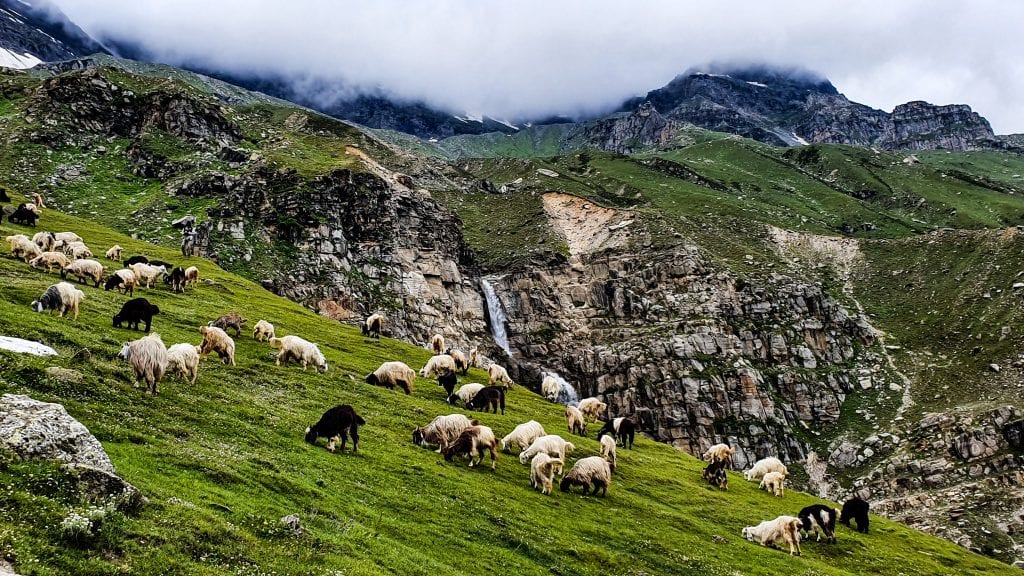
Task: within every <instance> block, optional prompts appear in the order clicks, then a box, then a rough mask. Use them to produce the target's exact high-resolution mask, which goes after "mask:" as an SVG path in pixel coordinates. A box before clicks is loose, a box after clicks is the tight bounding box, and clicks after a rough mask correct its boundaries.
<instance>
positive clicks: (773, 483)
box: [758, 472, 786, 496]
mask: <svg viewBox="0 0 1024 576" xmlns="http://www.w3.org/2000/svg"><path fill="white" fill-rule="evenodd" d="M785 485H786V476H785V475H784V474H783V473H782V472H769V473H767V474H765V475H764V477H763V478H761V484H760V485H759V486H758V488H761V489H764V490H767V491H768V492H770V493H772V494H774V495H775V496H785V495H786V487H785Z"/></svg>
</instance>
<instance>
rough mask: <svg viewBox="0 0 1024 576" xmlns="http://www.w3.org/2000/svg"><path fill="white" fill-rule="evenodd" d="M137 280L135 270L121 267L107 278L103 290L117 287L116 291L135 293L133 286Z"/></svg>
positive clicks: (132, 294)
mask: <svg viewBox="0 0 1024 576" xmlns="http://www.w3.org/2000/svg"><path fill="white" fill-rule="evenodd" d="M137 284H138V281H137V280H136V279H135V272H132V271H131V270H129V269H127V268H122V269H120V270H117V271H115V272H114V273H113V274H111V275H110V278H107V282H106V284H104V285H103V289H104V290H113V289H114V288H117V291H118V292H120V293H122V294H128V295H129V296H134V295H135V286H136V285H137Z"/></svg>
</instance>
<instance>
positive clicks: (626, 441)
mask: <svg viewBox="0 0 1024 576" xmlns="http://www.w3.org/2000/svg"><path fill="white" fill-rule="evenodd" d="M605 434H611V436H612V437H613V438H615V439H616V440H617V441H618V440H621V441H622V447H623V448H630V449H632V448H633V440H634V439H635V438H636V424H634V423H633V421H632V420H630V419H629V418H613V419H612V420H611V421H610V422H605V423H604V426H603V427H602V428H601V430H599V431H598V433H597V439H598V440H600V439H601V436H604V435H605Z"/></svg>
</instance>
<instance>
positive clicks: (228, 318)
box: [6, 198, 869, 555]
mask: <svg viewBox="0 0 1024 576" xmlns="http://www.w3.org/2000/svg"><path fill="white" fill-rule="evenodd" d="M37 204H38V205H41V204H42V199H41V198H36V202H35V203H31V204H25V205H22V206H20V207H19V210H26V211H28V212H30V213H32V214H35V215H36V216H37V217H38V214H39V212H40V210H41V209H40V207H39V206H37ZM33 224H34V220H33ZM6 240H7V242H8V243H9V244H10V249H11V253H12V255H13V256H14V257H16V258H21V259H23V260H24V261H25V262H27V263H28V264H29V265H30V266H32V267H33V268H37V269H41V270H45V271H47V272H53V271H54V270H58V271H59V272H60V275H61V278H62V279H63V280H65V281H61V282H58V283H56V284H53V285H51V286H49V287H48V288H47V289H46V291H45V292H44V293H43V294H42V295H41V296H40V297H39V298H38V299H37V300H35V301H33V302H32V304H31V306H32V308H33V309H34V310H35V311H36V312H43V311H44V310H50V311H55V312H57V313H58V315H59V316H61V317H63V316H65V315H71V316H72V317H73V318H76V319H77V318H78V315H79V312H80V308H81V303H82V301H83V300H84V299H85V293H84V292H83V291H82V290H80V289H78V288H76V287H75V286H74V285H73V284H71V283H70V282H67V281H66V280H67V279H68V278H69V277H74V278H77V279H78V281H79V282H80V283H82V284H85V285H88V284H89V283H92V284H93V286H94V287H97V288H98V287H99V285H100V283H101V282H104V287H105V289H106V290H112V289H117V290H118V291H119V292H121V293H122V294H125V295H129V296H134V290H135V288H142V287H146V288H152V287H153V286H154V285H155V284H157V282H158V281H159V280H160V279H163V281H164V282H165V283H166V284H169V285H170V286H171V289H172V290H173V291H175V292H182V291H184V290H185V288H186V287H187V286H190V285H191V286H194V285H195V284H196V283H197V282H198V280H199V270H198V269H197V268H196V267H194V266H192V267H189V268H181V267H174V266H172V265H170V264H168V263H166V262H159V261H152V260H149V259H147V258H146V257H145V256H132V257H131V258H129V259H127V260H125V261H124V266H125V267H124V268H120V269H117V270H114V271H113V272H112V273H111V274H110V275H109V276H107V277H106V280H104V278H103V275H104V271H105V268H104V266H103V265H102V264H101V263H100V262H99V261H98V260H95V259H94V257H93V253H92V251H91V250H90V249H89V247H88V246H87V245H86V244H85V242H84V241H83V239H82V238H81V237H80V236H79V235H78V234H75V233H73V232H59V233H52V232H39V233H37V234H35V235H34V236H33V237H31V238H29V237H28V236H26V235H23V234H15V235H12V236H7V238H6ZM121 252H122V248H121V247H120V246H117V245H114V246H112V247H111V248H110V249H108V250H107V251H106V252H105V253H104V255H105V257H106V258H107V259H108V260H112V261H114V262H116V263H119V261H120V260H121V255H122V254H121ZM168 268H171V271H170V272H168ZM157 314H159V308H158V307H157V306H156V305H153V304H151V303H149V301H148V300H146V299H145V298H134V299H132V300H128V301H127V302H125V303H124V305H123V306H122V308H121V310H120V311H119V312H118V313H117V314H115V315H114V317H113V325H114V326H115V327H120V326H121V325H122V324H127V327H128V328H134V329H136V330H137V329H138V328H139V325H140V324H141V323H145V331H146V332H147V333H148V332H149V331H150V328H151V323H152V318H153V316H154V315H157ZM384 321H385V318H384V316H382V315H380V314H373V315H371V316H370V317H369V318H367V319H366V320H365V321H364V323H363V325H362V333H363V335H364V336H367V337H372V338H378V339H379V338H380V334H381V331H382V329H383V325H384ZM245 323H246V319H245V318H242V317H241V316H240V315H239V314H237V313H234V312H232V313H229V314H225V315H223V316H221V317H219V318H217V319H216V320H214V321H212V322H210V323H209V324H208V325H205V326H200V327H199V333H200V335H201V336H202V342H201V343H200V344H199V345H195V344H192V343H177V344H173V345H171V346H170V347H166V346H165V344H164V342H163V340H162V339H161V337H160V335H159V334H156V333H152V334H148V335H147V336H145V337H143V338H140V339H137V340H134V341H131V342H126V343H125V344H124V346H123V347H122V349H121V351H120V353H119V354H118V356H119V357H120V358H123V359H125V360H127V361H128V363H129V364H130V365H131V367H132V369H133V370H134V372H135V378H136V382H137V383H138V382H143V381H144V382H145V383H146V387H147V390H148V392H149V393H151V394H156V393H157V392H158V386H157V385H158V383H159V382H160V381H161V379H162V378H163V377H164V376H165V375H168V374H178V375H180V376H181V377H182V378H183V379H184V380H185V381H188V382H190V383H195V381H196V378H197V376H198V370H199V363H200V360H201V358H205V357H206V356H207V355H208V354H210V353H216V354H217V355H218V357H219V358H220V359H221V360H222V361H223V362H224V363H225V364H227V365H230V366H234V365H235V342H234V340H233V339H232V337H231V336H230V335H229V334H228V332H227V330H234V332H235V337H236V338H237V337H238V336H240V335H241V331H242V327H243V325H244V324H245ZM253 339H254V340H255V341H257V342H267V343H268V344H269V346H270V347H271V348H273V349H277V350H278V354H277V358H276V362H275V363H276V364H277V365H278V366H280V365H281V364H282V363H283V364H286V365H287V364H289V363H291V362H295V363H298V364H300V365H301V366H302V368H303V370H305V369H306V368H307V367H308V366H309V365H312V366H313V367H315V368H316V369H317V371H319V372H321V373H322V372H326V371H327V369H328V365H327V361H326V359H325V358H324V355H323V354H322V353H321V352H320V349H319V347H318V346H317V345H316V344H314V343H312V342H309V341H307V340H304V339H302V338H300V337H298V336H295V335H289V336H284V337H280V338H278V337H277V336H276V334H275V329H274V326H273V324H271V323H270V322H267V321H266V320H260V321H259V322H257V323H256V325H255V326H254V327H253ZM430 348H431V349H432V350H433V352H434V355H433V356H431V358H430V359H429V360H428V361H427V363H426V364H425V365H424V366H423V368H422V369H421V370H420V371H419V376H421V377H424V378H428V377H432V376H436V377H437V380H438V385H439V386H441V387H443V388H444V390H445V397H446V400H447V403H448V404H450V405H456V404H457V403H459V402H462V403H463V404H464V405H465V406H466V408H467V409H470V410H477V411H485V412H486V411H488V410H490V411H492V412H494V413H497V412H498V411H499V410H500V411H501V413H502V414H504V412H505V395H506V391H507V389H508V388H510V387H512V386H514V384H515V383H514V382H513V381H512V378H511V377H510V376H509V374H508V372H507V371H506V370H505V368H504V367H502V366H500V365H498V364H497V363H494V362H489V363H486V364H485V366H483V367H485V368H486V370H487V374H488V384H487V385H486V386H485V385H483V384H478V383H471V384H465V385H463V386H461V387H460V388H459V389H458V390H456V389H455V386H456V385H457V383H458V378H457V376H456V374H457V372H461V373H462V374H463V375H465V374H466V373H467V371H468V369H469V368H470V367H471V366H481V363H482V362H481V360H482V359H481V357H479V355H478V352H477V349H476V348H475V347H474V348H471V349H470V350H469V351H468V353H464V352H462V351H460V350H456V349H452V348H448V349H446V347H445V343H444V338H443V337H442V336H441V335H435V336H434V337H433V338H432V339H431V342H430ZM416 376H417V373H416V372H415V371H414V370H413V369H412V368H410V367H409V366H408V365H406V364H405V363H403V362H400V361H390V362H384V363H383V364H381V366H380V367H379V368H378V369H377V370H375V371H374V372H372V373H370V374H368V375H366V377H365V378H364V380H365V382H367V383H368V384H371V385H375V386H383V387H386V388H389V389H393V388H400V389H401V390H402V391H403V392H405V393H406V394H412V391H413V383H414V381H415V379H416ZM539 388H540V391H541V394H542V395H543V396H544V397H546V398H547V399H548V400H550V401H555V400H556V399H557V398H558V396H559V394H560V392H561V384H560V383H559V381H558V380H556V379H555V378H553V377H551V376H547V377H545V378H544V380H543V381H542V382H541V385H540V387H539ZM607 410H608V406H607V404H605V403H604V402H601V401H600V400H599V399H598V398H593V397H591V398H584V399H583V400H581V401H580V402H579V403H578V405H567V406H566V407H565V419H566V428H567V430H568V431H569V433H570V434H576V435H582V436H586V434H587V426H588V424H589V423H590V422H597V421H599V420H600V419H601V418H602V417H604V416H605V413H606V412H607ZM365 423H366V422H365V420H364V419H363V418H362V417H361V416H359V415H358V414H357V413H356V411H355V409H354V408H353V407H352V406H350V405H347V404H345V405H340V406H335V407H334V408H331V409H330V410H328V411H327V412H325V413H324V414H323V416H322V417H321V418H320V420H319V421H318V422H317V423H316V424H314V425H312V426H310V427H309V428H307V429H306V432H305V439H306V441H307V442H309V443H316V441H317V439H318V438H327V439H328V445H327V448H328V449H329V450H330V451H332V452H333V451H334V450H335V446H336V443H337V441H338V440H340V441H341V448H342V450H344V449H345V446H346V444H347V440H348V436H349V435H351V436H352V449H353V451H357V450H358V446H359V433H358V428H359V426H360V425H363V424H365ZM635 431H636V425H635V423H634V422H633V421H632V420H630V419H629V418H625V417H614V418H610V419H608V420H607V421H606V422H605V423H604V425H603V426H602V428H601V429H600V431H599V432H598V435H597V438H598V440H599V441H600V445H601V452H600V455H598V456H589V457H584V458H580V459H578V460H577V461H576V462H575V463H574V464H573V466H572V468H571V469H570V470H569V471H568V472H567V473H563V472H564V467H565V465H566V455H567V454H569V453H571V452H573V451H574V450H575V446H574V445H573V443H572V442H569V441H566V440H565V439H563V438H562V437H561V436H559V435H557V434H548V433H547V432H546V431H545V430H544V427H543V426H542V425H541V424H540V423H539V422H537V421H535V420H530V421H528V422H524V423H522V424H519V425H518V426H516V427H515V428H514V429H513V430H512V431H511V432H510V433H509V434H507V435H506V436H504V437H503V438H501V440H500V442H499V440H498V438H497V437H496V435H495V433H494V431H493V430H492V429H491V428H490V427H488V426H484V425H482V424H480V422H479V421H478V420H476V419H470V418H469V417H467V416H465V415H463V414H448V415H441V416H437V417H436V418H434V419H433V420H432V421H431V422H430V423H428V424H427V425H425V426H420V427H417V428H415V429H414V430H413V434H412V439H413V442H414V443H415V444H417V445H420V446H423V447H435V446H436V451H437V452H438V453H440V454H441V455H443V457H444V458H445V460H448V461H451V460H453V459H454V458H456V457H465V458H467V459H468V460H469V466H470V467H473V466H479V465H480V464H482V463H483V461H484V459H485V457H486V456H487V455H488V454H489V455H490V459H491V469H492V470H493V469H494V468H495V467H496V465H497V452H498V450H499V449H500V450H501V451H512V450H518V451H519V461H520V463H521V464H524V465H526V464H529V466H530V485H531V486H532V487H533V488H535V489H539V490H540V491H541V493H542V494H546V495H550V494H551V493H552V487H553V485H554V480H555V478H556V476H560V477H561V481H560V484H559V486H560V489H561V490H562V491H563V492H569V491H571V488H572V487H573V486H580V487H582V489H583V493H584V494H588V493H589V494H592V495H596V494H598V492H600V493H601V495H602V496H605V495H607V491H608V487H609V486H610V485H611V482H612V475H613V473H615V471H616V466H617V464H618V461H617V456H616V449H617V447H618V445H619V444H620V443H621V445H622V446H623V447H627V448H632V445H633V440H634V437H635ZM733 453H734V449H733V448H730V447H729V446H727V445H725V444H717V445H715V446H712V447H711V448H710V449H708V451H707V452H705V453H704V454H703V459H704V460H706V461H708V465H707V467H706V468H705V469H704V472H703V477H704V479H705V480H707V481H708V482H709V483H710V484H712V485H714V486H718V487H719V488H721V489H723V490H727V489H728V475H727V473H726V472H727V470H730V469H732V466H733V461H732V456H733ZM787 476H788V470H787V469H786V466H785V465H784V464H783V463H782V462H781V461H780V460H778V459H777V458H765V459H762V460H760V461H758V462H757V463H755V464H754V466H753V467H751V468H750V469H749V470H747V471H745V472H744V478H745V479H746V480H748V481H751V480H760V487H761V488H763V489H765V490H767V491H768V492H770V493H771V494H774V495H775V496H778V497H783V496H784V494H785V481H786V477H787ZM868 508H869V506H868V503H867V502H865V501H863V500H861V499H859V498H852V499H850V500H848V501H847V502H846V503H845V504H844V506H843V509H842V511H839V510H835V509H832V508H830V507H828V506H825V505H822V504H818V505H814V506H808V507H806V508H804V509H803V510H801V511H800V512H799V514H798V515H797V516H795V517H794V516H779V517H778V518H775V519H774V520H766V521H764V522H762V523H760V524H759V525H757V526H747V527H745V528H743V530H742V535H743V537H744V538H746V539H747V540H750V541H754V542H758V543H760V544H762V545H765V546H771V547H780V546H789V549H790V554H791V555H792V554H796V555H799V554H800V539H801V531H803V532H805V533H807V534H811V533H814V534H816V535H817V538H818V540H819V541H820V540H821V536H822V535H824V536H825V538H826V541H827V542H835V523H836V520H839V521H841V522H843V523H844V524H846V525H847V526H849V522H850V520H851V519H852V520H854V521H856V523H857V529H858V530H859V531H861V532H867V530H868Z"/></svg>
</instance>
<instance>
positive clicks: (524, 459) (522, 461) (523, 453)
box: [519, 450, 529, 464]
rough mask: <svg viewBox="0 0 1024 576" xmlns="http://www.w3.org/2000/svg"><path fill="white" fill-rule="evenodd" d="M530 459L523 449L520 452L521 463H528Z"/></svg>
mask: <svg viewBox="0 0 1024 576" xmlns="http://www.w3.org/2000/svg"><path fill="white" fill-rule="evenodd" d="M528 461H529V458H528V457H527V456H526V450H523V451H522V452H520V453H519V463H520V464H526V463H527V462H528Z"/></svg>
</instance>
